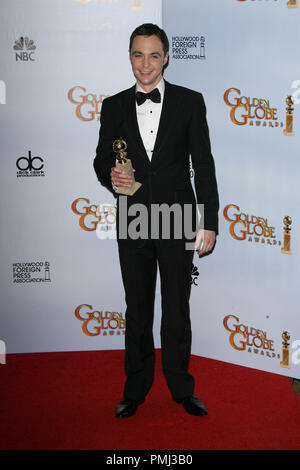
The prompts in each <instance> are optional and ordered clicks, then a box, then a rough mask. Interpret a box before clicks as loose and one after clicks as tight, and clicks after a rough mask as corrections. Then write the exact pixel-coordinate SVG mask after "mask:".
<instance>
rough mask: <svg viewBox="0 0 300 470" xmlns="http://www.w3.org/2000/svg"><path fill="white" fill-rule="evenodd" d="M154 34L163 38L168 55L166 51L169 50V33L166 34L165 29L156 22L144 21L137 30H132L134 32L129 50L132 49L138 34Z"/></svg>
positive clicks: (164, 48)
mask: <svg viewBox="0 0 300 470" xmlns="http://www.w3.org/2000/svg"><path fill="white" fill-rule="evenodd" d="M153 35H154V36H157V37H158V39H160V40H161V42H162V45H163V50H164V53H165V55H166V53H167V52H169V40H168V37H167V35H166V33H165V32H164V30H163V29H161V28H160V27H159V26H157V25H156V24H152V23H144V24H142V25H140V26H138V27H137V28H135V30H134V31H133V32H132V34H131V36H130V41H129V52H130V51H131V48H132V43H133V40H134V38H135V37H136V36H153Z"/></svg>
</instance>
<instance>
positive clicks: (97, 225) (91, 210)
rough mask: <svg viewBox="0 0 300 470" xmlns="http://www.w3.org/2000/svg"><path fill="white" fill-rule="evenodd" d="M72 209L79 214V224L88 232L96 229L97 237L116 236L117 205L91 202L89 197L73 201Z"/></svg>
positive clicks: (112, 237)
mask: <svg viewBox="0 0 300 470" xmlns="http://www.w3.org/2000/svg"><path fill="white" fill-rule="evenodd" d="M71 208H72V211H73V212H74V214H76V215H79V226H80V227H81V228H82V230H84V231H86V232H94V231H96V235H97V237H98V238H99V239H100V240H102V239H105V238H110V239H115V238H116V211H117V209H116V206H114V205H113V204H100V205H98V206H97V205H95V204H91V203H90V201H89V199H86V198H82V197H80V198H78V199H75V201H73V203H72V206H71Z"/></svg>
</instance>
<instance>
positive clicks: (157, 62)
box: [130, 35, 168, 92]
mask: <svg viewBox="0 0 300 470" xmlns="http://www.w3.org/2000/svg"><path fill="white" fill-rule="evenodd" d="M167 61H168V53H166V54H165V53H164V50H163V45H162V42H161V40H160V39H159V38H158V37H157V36H155V35H152V36H136V37H135V38H134V40H133V43H132V47H131V51H130V62H131V66H132V71H133V74H134V76H135V78H136V80H137V83H138V84H139V85H140V86H141V87H142V88H143V89H144V90H145V91H146V92H149V91H151V90H153V89H154V88H155V87H156V85H157V84H158V83H159V82H160V80H161V78H162V70H163V67H164V65H165V64H166V63H167Z"/></svg>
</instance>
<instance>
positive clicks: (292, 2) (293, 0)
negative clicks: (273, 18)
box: [286, 0, 298, 8]
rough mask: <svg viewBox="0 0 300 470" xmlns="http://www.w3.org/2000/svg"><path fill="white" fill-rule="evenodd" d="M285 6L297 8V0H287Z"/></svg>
mask: <svg viewBox="0 0 300 470" xmlns="http://www.w3.org/2000/svg"><path fill="white" fill-rule="evenodd" d="M286 6H287V7H288V8H298V0H288V2H287V4H286Z"/></svg>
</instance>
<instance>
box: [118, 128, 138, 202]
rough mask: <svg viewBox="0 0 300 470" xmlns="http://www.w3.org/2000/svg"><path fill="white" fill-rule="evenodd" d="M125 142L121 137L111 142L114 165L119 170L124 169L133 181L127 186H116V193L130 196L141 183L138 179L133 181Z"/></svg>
mask: <svg viewBox="0 0 300 470" xmlns="http://www.w3.org/2000/svg"><path fill="white" fill-rule="evenodd" d="M126 149H127V144H126V142H125V140H124V139H122V137H120V139H117V140H115V141H114V143H113V151H114V152H115V153H116V159H117V162H116V167H117V168H120V169H121V170H123V171H125V173H127V175H129V176H130V177H131V179H132V181H133V183H132V185H131V186H130V188H129V187H127V186H118V189H117V190H116V193H118V194H124V195H126V196H132V195H133V194H134V193H135V192H136V191H137V190H138V189H139V188H140V187H141V186H142V184H141V183H139V182H138V181H135V179H134V174H133V169H132V164H131V160H130V159H129V158H126V157H127V152H126Z"/></svg>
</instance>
